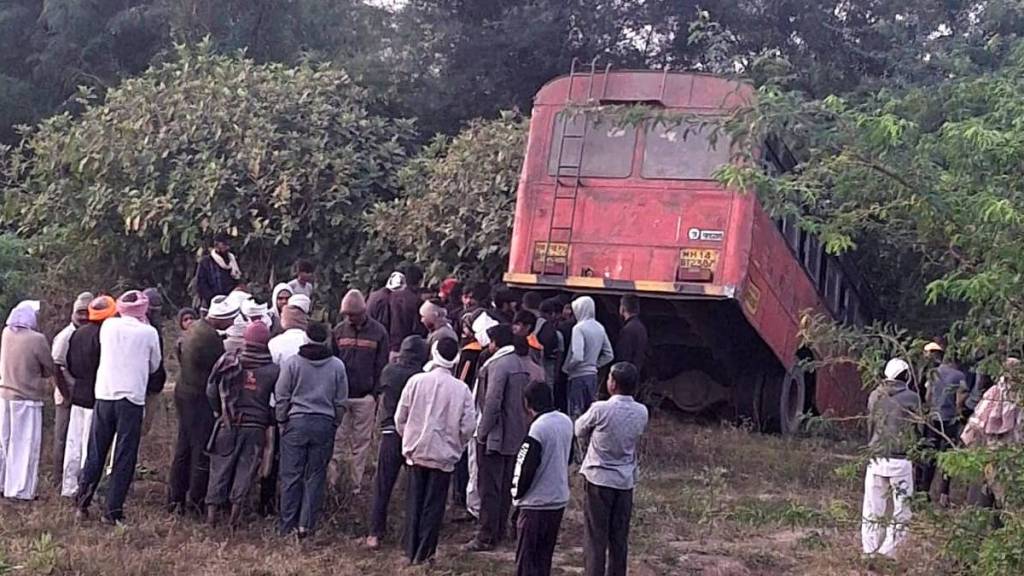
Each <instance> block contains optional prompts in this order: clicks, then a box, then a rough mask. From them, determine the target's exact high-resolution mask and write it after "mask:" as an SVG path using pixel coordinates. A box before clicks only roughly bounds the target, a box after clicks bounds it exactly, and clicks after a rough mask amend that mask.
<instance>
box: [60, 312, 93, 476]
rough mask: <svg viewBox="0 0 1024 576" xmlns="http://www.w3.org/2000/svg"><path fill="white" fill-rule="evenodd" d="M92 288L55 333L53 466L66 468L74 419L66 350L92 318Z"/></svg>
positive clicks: (73, 381) (71, 381)
mask: <svg viewBox="0 0 1024 576" xmlns="http://www.w3.org/2000/svg"><path fill="white" fill-rule="evenodd" d="M92 299H93V295H92V293H91V292H82V293H81V294H79V295H78V297H77V298H76V299H75V303H74V305H73V306H72V309H71V323H70V324H68V325H67V326H65V327H64V329H63V330H61V331H60V332H58V333H57V335H56V336H54V337H53V347H52V352H53V363H54V365H56V366H57V371H56V372H55V373H54V379H55V380H56V384H57V385H56V386H54V388H53V405H54V408H55V409H54V418H53V421H54V426H53V469H54V470H61V469H63V468H64V446H65V444H66V443H67V436H68V423H69V422H70V421H71V387H72V386H73V385H74V383H75V379H74V378H72V377H71V374H70V373H68V364H67V354H68V342H70V341H71V335H72V334H74V332H75V330H76V329H77V328H78V327H79V326H81V325H83V324H85V323H86V322H88V321H89V302H92ZM54 476H56V477H57V485H60V481H61V479H60V476H59V475H57V474H54Z"/></svg>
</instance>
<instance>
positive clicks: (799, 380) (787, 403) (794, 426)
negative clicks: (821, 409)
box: [778, 367, 807, 435]
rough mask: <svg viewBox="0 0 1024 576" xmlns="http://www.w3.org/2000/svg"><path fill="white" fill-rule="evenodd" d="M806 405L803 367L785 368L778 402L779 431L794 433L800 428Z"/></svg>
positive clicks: (787, 433) (805, 382)
mask: <svg viewBox="0 0 1024 576" xmlns="http://www.w3.org/2000/svg"><path fill="white" fill-rule="evenodd" d="M806 406H807V380H806V377H805V375H804V371H803V369H801V368H799V367H795V368H793V369H792V370H787V371H786V375H785V377H784V378H783V379H782V390H781V394H780V398H779V403H778V407H779V408H778V410H779V432H780V433H782V434H784V435H790V434H796V433H797V432H798V431H799V430H800V422H801V420H802V417H803V414H804V409H805V407H806Z"/></svg>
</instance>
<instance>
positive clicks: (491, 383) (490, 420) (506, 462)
mask: <svg viewBox="0 0 1024 576" xmlns="http://www.w3.org/2000/svg"><path fill="white" fill-rule="evenodd" d="M487 336H488V337H489V338H490V349H491V351H492V355H491V357H490V358H489V359H488V360H487V361H486V362H485V363H484V364H483V366H481V367H480V372H479V373H478V374H477V378H478V383H477V398H476V402H477V406H478V409H479V410H480V423H479V425H478V426H477V431H476V442H477V446H476V460H477V469H478V473H477V474H478V476H477V488H478V490H479V493H480V527H479V530H478V532H477V535H476V537H475V538H474V539H473V540H472V541H471V542H470V543H469V544H467V545H466V550H467V551H470V552H480V551H487V550H493V549H494V547H495V546H497V545H498V544H499V543H501V541H502V540H503V539H504V538H505V531H506V529H507V528H508V515H509V512H510V511H511V508H512V472H513V467H514V466H515V455H516V453H517V452H518V451H519V447H520V446H521V445H522V442H523V438H526V433H527V431H528V429H529V421H528V419H527V416H526V407H525V406H524V404H523V390H524V389H525V388H526V386H527V384H529V383H530V371H529V369H528V366H527V362H529V358H527V357H526V356H522V357H520V356H518V355H516V352H515V346H514V345H513V336H512V328H511V327H509V326H508V325H507V324H498V325H497V326H494V327H492V328H490V329H489V330H488V331H487Z"/></svg>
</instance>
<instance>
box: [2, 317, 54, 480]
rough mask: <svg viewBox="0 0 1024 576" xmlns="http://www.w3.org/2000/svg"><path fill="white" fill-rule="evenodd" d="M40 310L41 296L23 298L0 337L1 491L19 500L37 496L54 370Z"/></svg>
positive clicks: (8, 318) (8, 319)
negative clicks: (46, 404) (47, 400)
mask: <svg viewBox="0 0 1024 576" xmlns="http://www.w3.org/2000/svg"><path fill="white" fill-rule="evenodd" d="M38 313H39V302H38V301H35V300H26V301H23V302H21V303H20V304H18V305H17V306H15V307H14V309H12V310H11V312H10V314H8V316H7V326H6V327H5V328H4V330H3V336H2V337H0V480H2V484H0V494H3V496H4V497H6V498H13V499H16V500H34V499H35V497H36V488H37V487H38V484H39V452H40V449H41V447H42V441H43V400H44V399H45V398H46V395H47V393H49V392H50V390H49V382H50V381H49V378H50V377H51V376H53V373H54V365H53V358H51V357H50V345H49V343H48V342H47V341H46V336H43V335H42V334H41V333H39V332H38V331H36V322H37V320H36V317H37V315H38Z"/></svg>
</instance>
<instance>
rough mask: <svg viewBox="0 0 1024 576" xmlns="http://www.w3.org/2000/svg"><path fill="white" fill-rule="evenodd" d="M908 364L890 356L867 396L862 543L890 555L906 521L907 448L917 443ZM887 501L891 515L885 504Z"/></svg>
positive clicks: (910, 485) (917, 404)
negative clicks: (867, 459)
mask: <svg viewBox="0 0 1024 576" xmlns="http://www.w3.org/2000/svg"><path fill="white" fill-rule="evenodd" d="M911 377H912V375H911V370H910V365H908V364H907V363H906V362H905V361H904V360H902V359H899V358H893V359H892V360H889V362H888V364H886V366H885V380H884V381H883V382H882V383H881V384H880V385H879V386H878V387H877V388H875V390H874V391H873V392H872V393H871V397H870V398H869V399H868V431H869V433H870V437H871V439H870V441H869V442H868V451H869V452H870V453H871V455H872V459H871V461H870V462H869V463H868V468H867V472H866V474H865V477H864V507H863V516H862V518H863V519H862V521H861V544H862V549H863V552H864V554H881V555H884V556H893V555H894V554H895V552H896V548H897V547H898V546H899V545H900V543H901V542H903V540H904V538H905V537H906V532H907V526H908V524H909V523H910V515H911V511H910V496H911V495H912V494H913V492H914V466H913V464H912V463H911V462H910V460H909V459H907V453H908V451H909V450H910V449H911V448H913V447H914V446H915V445H916V444H917V439H918V433H917V424H918V423H920V422H921V421H922V419H921V415H920V413H921V399H920V398H919V397H918V395H917V393H916V392H914V391H913V390H911V389H910V387H909V383H910V380H911ZM890 499H891V500H892V510H893V512H892V518H891V519H887V518H886V509H887V508H888V507H889V501H890Z"/></svg>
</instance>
